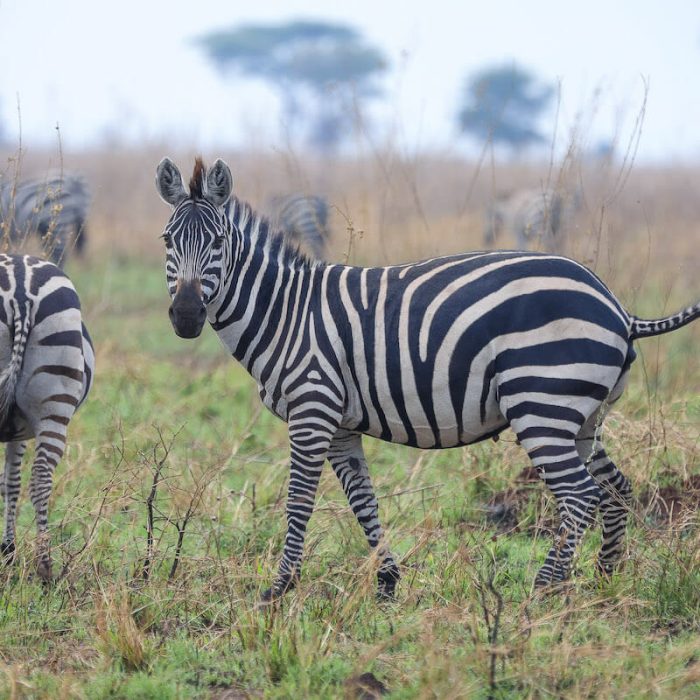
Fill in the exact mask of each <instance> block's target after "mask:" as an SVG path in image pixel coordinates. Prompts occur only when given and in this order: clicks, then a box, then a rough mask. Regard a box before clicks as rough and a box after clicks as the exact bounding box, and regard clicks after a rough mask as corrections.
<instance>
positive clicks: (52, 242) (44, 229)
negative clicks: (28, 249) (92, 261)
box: [0, 175, 90, 267]
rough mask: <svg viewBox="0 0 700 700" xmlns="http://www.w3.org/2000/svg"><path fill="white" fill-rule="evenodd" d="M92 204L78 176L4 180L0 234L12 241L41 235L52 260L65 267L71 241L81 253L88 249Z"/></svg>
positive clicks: (0, 199)
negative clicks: (89, 208) (89, 215)
mask: <svg viewBox="0 0 700 700" xmlns="http://www.w3.org/2000/svg"><path fill="white" fill-rule="evenodd" d="M89 203H90V194H89V191H88V188H87V184H86V183H85V181H84V180H83V178H82V177H80V176H78V175H52V176H49V177H47V178H38V179H35V180H23V181H21V182H18V183H15V182H7V181H6V182H0V235H1V237H2V238H3V239H4V240H6V241H7V242H9V243H11V244H22V243H24V241H25V240H26V239H27V237H28V236H30V235H32V234H36V235H38V236H39V237H40V238H41V242H42V245H43V249H44V252H45V253H46V255H47V256H48V257H49V259H50V260H51V261H52V262H54V263H56V264H57V265H59V266H61V267H63V265H64V264H65V257H66V250H67V249H68V247H69V246H70V245H71V244H73V245H74V246H75V251H76V253H78V255H82V254H83V252H84V250H85V242H86V240H87V233H86V225H85V221H86V218H87V210H88V205H89Z"/></svg>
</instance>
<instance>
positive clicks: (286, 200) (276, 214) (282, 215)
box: [270, 194, 330, 259]
mask: <svg viewBox="0 0 700 700" xmlns="http://www.w3.org/2000/svg"><path fill="white" fill-rule="evenodd" d="M270 213H271V217H270V218H271V221H272V223H273V225H274V226H276V227H278V228H279V229H280V230H281V231H283V232H284V234H285V235H286V237H287V238H288V239H289V240H291V241H293V242H295V243H297V244H299V245H301V246H302V247H305V248H307V249H308V250H309V251H310V252H311V253H312V254H313V256H314V257H315V258H318V259H323V258H325V255H326V245H327V242H328V239H329V237H330V234H329V228H328V202H327V201H326V200H325V198H323V197H320V196H318V195H305V194H292V195H284V196H275V197H272V199H271V200H270Z"/></svg>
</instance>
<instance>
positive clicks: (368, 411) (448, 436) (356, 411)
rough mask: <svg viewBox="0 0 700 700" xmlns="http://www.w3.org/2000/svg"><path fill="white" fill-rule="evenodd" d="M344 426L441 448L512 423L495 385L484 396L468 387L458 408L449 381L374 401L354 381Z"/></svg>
mask: <svg viewBox="0 0 700 700" xmlns="http://www.w3.org/2000/svg"><path fill="white" fill-rule="evenodd" d="M480 378H481V375H480ZM426 407H430V408H431V410H430V411H427V410H426ZM482 409H483V414H482ZM428 415H430V418H432V420H431V419H430V418H429V417H428ZM342 427H345V428H348V429H351V430H357V431H358V432H361V433H363V434H364V435H370V436H372V437H376V438H379V439H380V440H384V441H386V442H394V443H398V444H402V445H409V446H411V447H419V448H422V449H440V448H447V447H459V446H462V445H470V444H472V443H475V442H479V441H480V440H484V439H486V438H489V437H492V436H494V435H497V434H498V433H500V432H501V431H502V430H504V429H505V428H507V427H508V421H507V420H506V418H505V417H504V416H503V414H502V413H501V411H500V409H499V407H498V403H497V401H496V396H495V385H494V386H492V387H490V388H489V391H488V393H487V394H486V395H485V396H482V394H481V390H479V392H478V393H477V392H473V391H468V392H467V393H466V394H465V395H464V396H463V400H462V402H461V407H460V410H457V411H455V407H454V405H453V402H452V398H451V394H450V388H449V386H448V385H447V384H445V385H440V384H438V385H434V386H433V387H432V390H431V391H429V392H422V393H420V392H417V391H409V392H406V393H404V394H403V395H402V396H401V397H400V399H399V398H396V397H394V398H392V400H391V401H389V400H388V394H386V393H385V394H383V395H382V399H381V400H380V401H375V400H373V397H372V394H371V393H370V392H366V393H363V392H361V391H360V390H359V389H358V387H357V386H355V387H353V390H352V391H350V392H349V396H348V402H347V413H346V416H345V420H344V422H343V426H342Z"/></svg>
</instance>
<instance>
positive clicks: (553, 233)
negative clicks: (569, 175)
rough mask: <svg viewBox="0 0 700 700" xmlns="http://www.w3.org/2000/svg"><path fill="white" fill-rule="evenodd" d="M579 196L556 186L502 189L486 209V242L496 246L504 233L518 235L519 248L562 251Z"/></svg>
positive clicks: (488, 244)
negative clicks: (567, 192) (562, 190)
mask: <svg viewBox="0 0 700 700" xmlns="http://www.w3.org/2000/svg"><path fill="white" fill-rule="evenodd" d="M577 201H578V199H577V198H576V197H570V196H568V195H566V194H564V193H562V192H559V191H556V190H553V189H541V188H540V189H531V190H517V191H515V192H508V193H501V194H499V195H497V197H496V199H495V200H494V201H493V202H492V203H491V205H490V206H489V207H488V208H487V210H486V221H485V222H484V244H485V245H486V247H488V248H491V247H493V246H494V245H495V244H496V242H497V240H498V239H499V237H501V235H502V234H503V233H507V234H511V235H513V236H514V237H515V244H516V247H517V248H518V249H519V250H531V249H536V250H544V251H548V252H551V253H563V252H564V251H565V249H566V243H567V241H566V227H567V225H568V223H569V222H568V221H567V220H568V219H571V218H572V217H573V215H574V214H575V212H576V209H577V208H578V205H577Z"/></svg>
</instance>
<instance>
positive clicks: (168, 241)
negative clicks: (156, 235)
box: [161, 233, 172, 245]
mask: <svg viewBox="0 0 700 700" xmlns="http://www.w3.org/2000/svg"><path fill="white" fill-rule="evenodd" d="M161 238H162V239H163V240H164V241H165V245H170V244H171V243H172V239H171V237H170V234H169V233H164V234H163V235H162V236H161Z"/></svg>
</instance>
